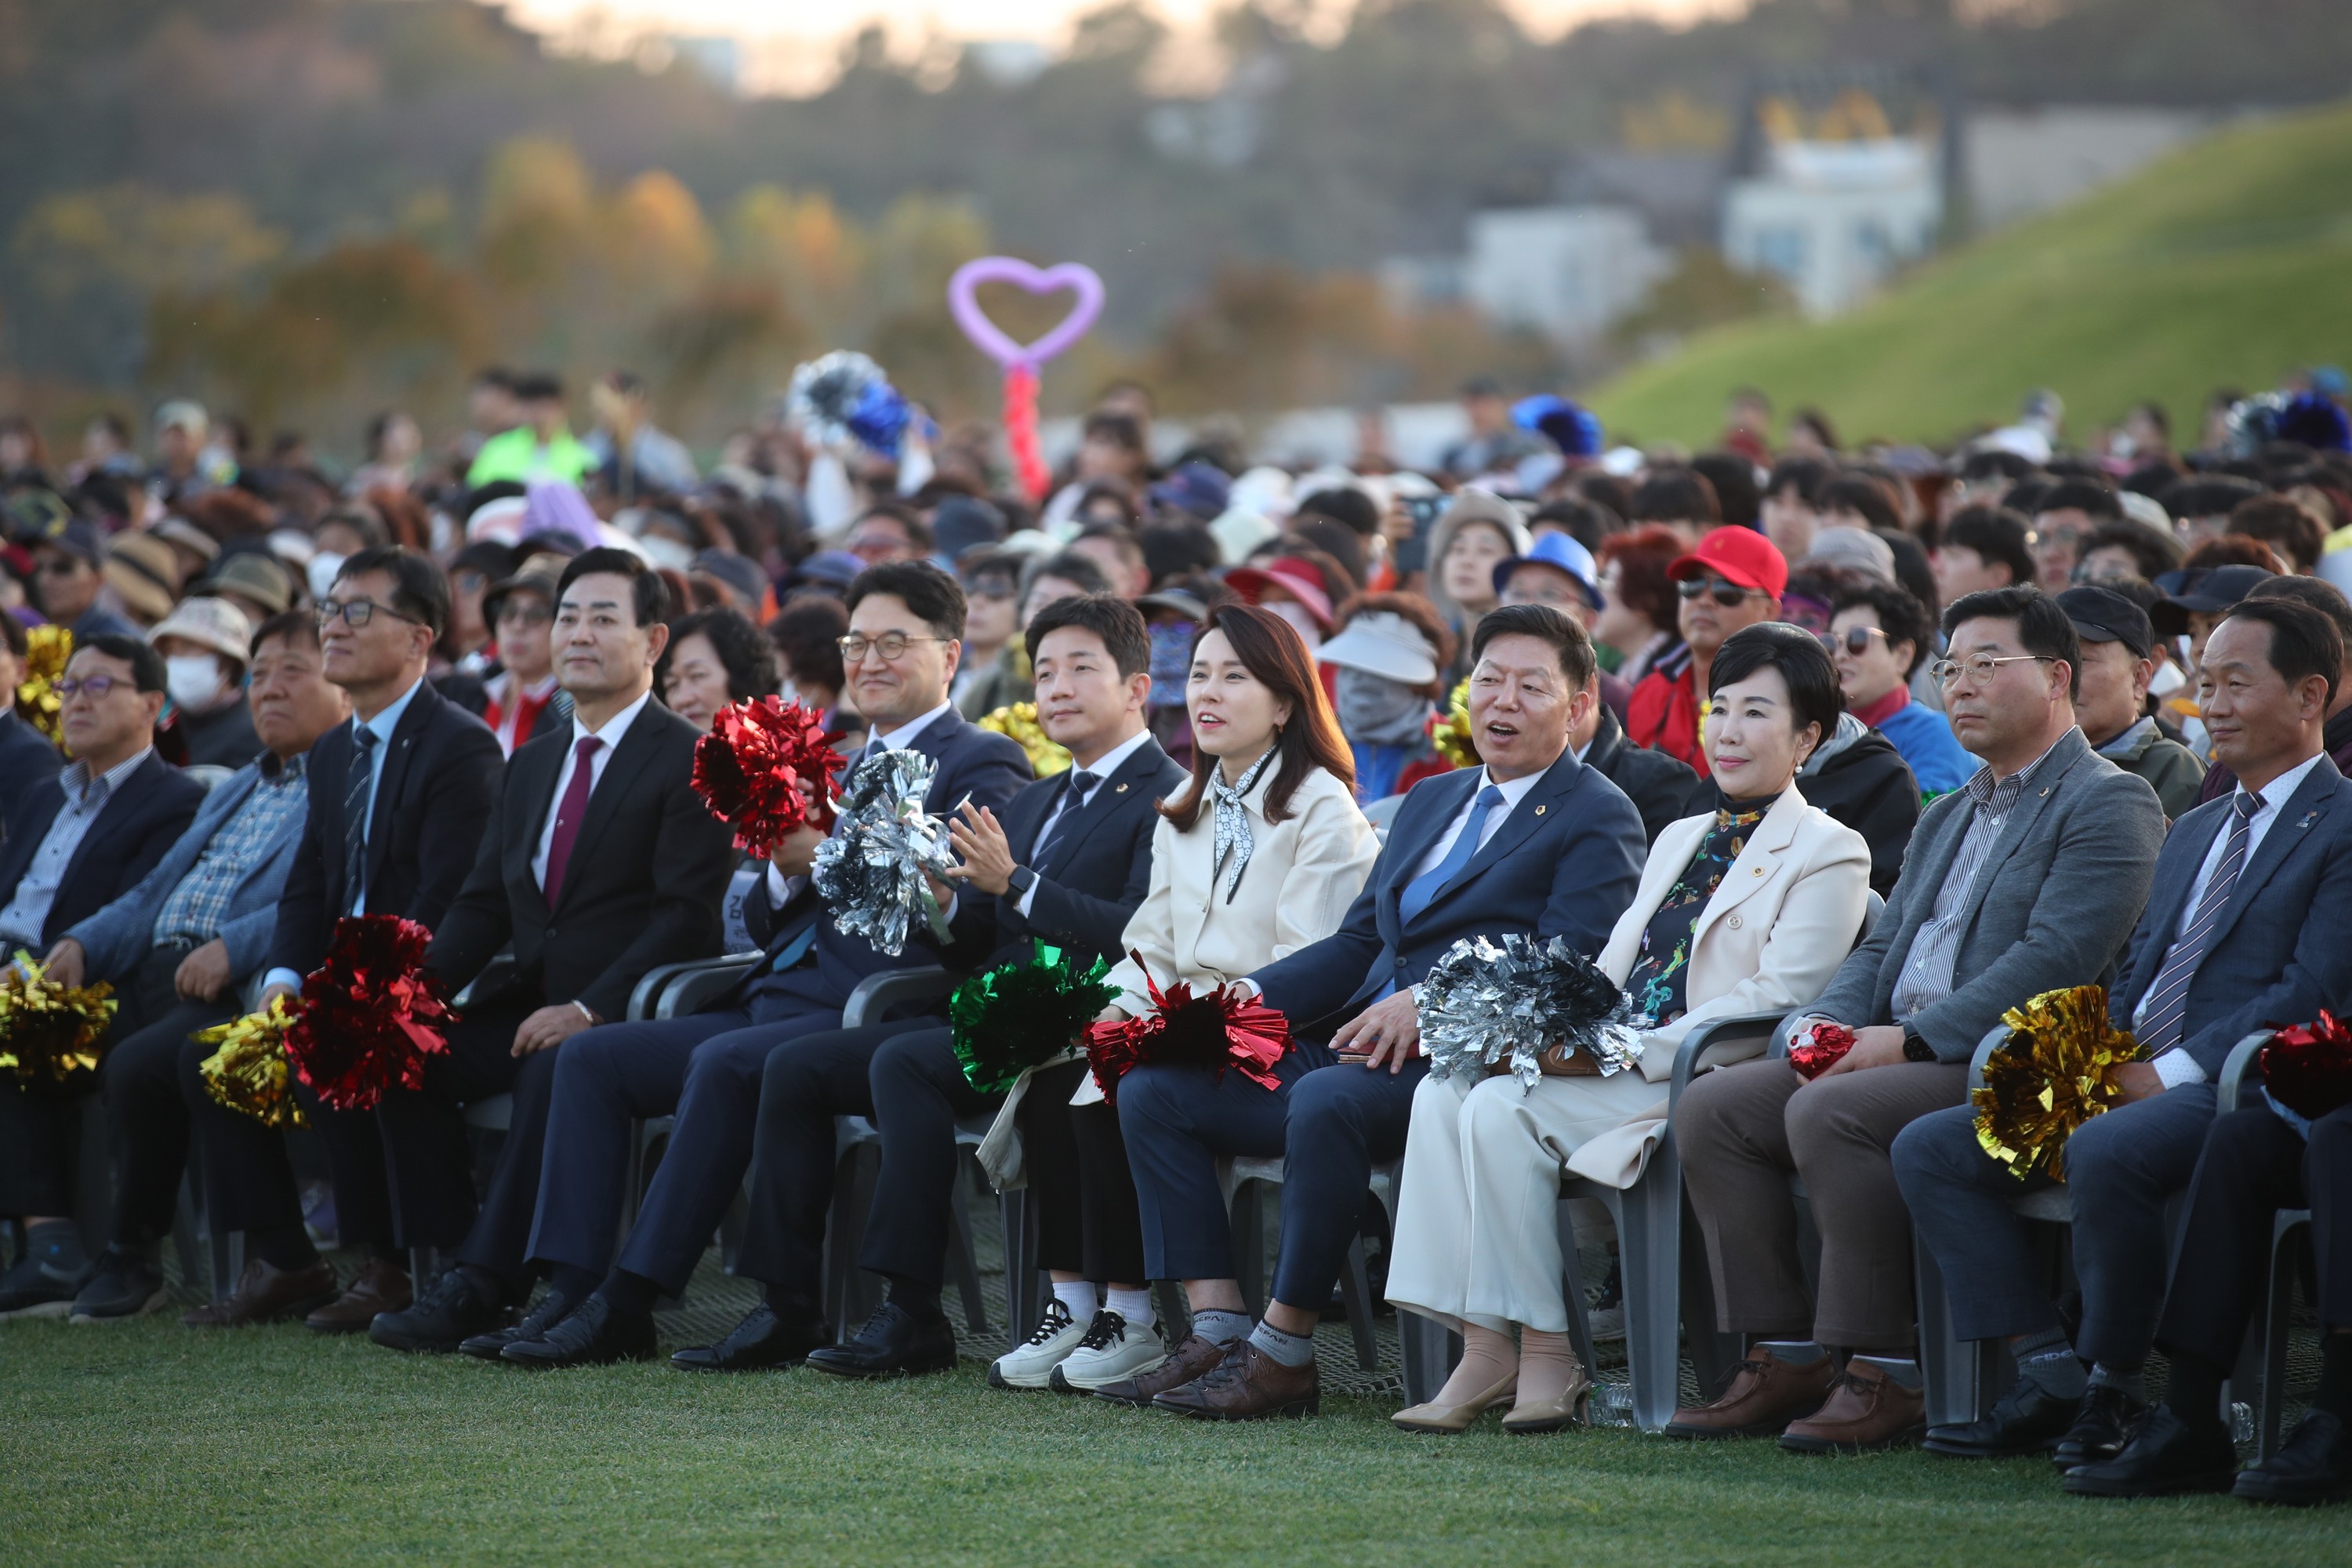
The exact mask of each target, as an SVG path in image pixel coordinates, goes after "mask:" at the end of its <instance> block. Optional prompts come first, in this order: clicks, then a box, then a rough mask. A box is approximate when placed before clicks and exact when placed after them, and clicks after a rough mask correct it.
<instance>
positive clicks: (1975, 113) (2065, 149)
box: [1962, 104, 2232, 229]
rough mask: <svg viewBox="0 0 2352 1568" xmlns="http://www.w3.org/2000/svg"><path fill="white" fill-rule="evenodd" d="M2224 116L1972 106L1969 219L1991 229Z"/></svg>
mask: <svg viewBox="0 0 2352 1568" xmlns="http://www.w3.org/2000/svg"><path fill="white" fill-rule="evenodd" d="M2231 118H2232V116H2231V115H2229V114H2227V113H2223V112H2221V111H2217V110H2203V109H2161V108H2138V107H2133V106H2130V105H2125V104H2071V105H2070V104H2053V105H2050V106H2048V107H2045V108H2025V109H1972V110H1969V117H1968V120H1967V121H1965V127H1966V129H1965V132H1964V135H1963V138H1962V143H1963V153H1962V160H1963V163H1965V165H1966V167H1967V169H1968V181H1967V184H1968V193H1969V219H1970V221H1971V222H1972V223H1974V224H1975V226H1977V227H1978V228H1979V229H1987V228H1998V227H2000V226H2001V225H2003V224H2007V223H2015V222H2017V221H2018V220H2019V219H2021V218H2026V217H2031V216H2033V215H2034V214H2035V213H2038V212H2043V211H2046V210H2048V209H2049V208H2051V207H2057V206H2063V205H2066V204H2067V203H2068V202H2071V201H2073V200H2074V199H2075V198H2076V197H2077V196H2084V195H2089V194H2090V193H2091V192H2093V191H2095V190H2097V189H2098V188H2099V187H2100V186H2102V185H2108V184H2114V183H2115V182H2116V181H2117V180H2120V179H2123V178H2125V177H2126V175H2130V174H2137V173H2138V172H2139V170H2140V169H2141V168H2143V167H2144V166H2146V165H2147V164H2148V163H2154V162H2155V161H2156V160H2157V159H2158V158H2161V157H2162V156H2164V155H2165V154H2166V153H2169V152H2172V151H2173V150H2174V149H2175V148H2178V147H2182V146H2186V145H2187V144H2188V143H2189V142H2193V141H2195V140H2197V139H2198V138H2199V137H2200V136H2204V135H2206V134H2208V133H2210V132H2211V131H2213V130H2214V129H2215V128H2216V127H2217V126H2219V125H2221V123H2222V122H2224V121H2227V120H2229V119H2231Z"/></svg>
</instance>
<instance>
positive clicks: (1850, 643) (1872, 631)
mask: <svg viewBox="0 0 2352 1568" xmlns="http://www.w3.org/2000/svg"><path fill="white" fill-rule="evenodd" d="M1820 636H1821V639H1822V647H1825V648H1827V649H1829V650H1830V651H1831V652H1832V653H1835V652H1837V651H1838V649H1839V648H1840V647H1843V648H1844V649H1845V651H1846V652H1848V653H1850V654H1852V655H1853V656H1854V657H1855V658H1861V657H1862V656H1863V655H1864V654H1866V653H1868V652H1869V651H1870V639H1871V638H1873V637H1885V636H1886V633H1885V630H1884V629H1883V628H1881V627H1878V626H1848V627H1846V629H1845V630H1843V631H1842V632H1822V633H1821V634H1820ZM1888 640H1889V641H1892V640H1893V639H1892V638H1889V639H1888Z"/></svg>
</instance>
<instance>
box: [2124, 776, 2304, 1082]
mask: <svg viewBox="0 0 2352 1568" xmlns="http://www.w3.org/2000/svg"><path fill="white" fill-rule="evenodd" d="M2318 765H2319V753H2317V752H2314V753H2313V754H2312V755H2311V756H2309V757H2306V758H2305V759H2304V760H2303V761H2302V762H2301V763H2297V764H2296V765H2295V766H2294V767H2291V768H2289V769H2287V771H2286V772H2284V773H2281V774H2279V776H2278V777H2276V778H2274V779H2273V780H2271V782H2270V783H2268V784H2264V785H2263V789H2262V795H2263V806H2262V809H2261V810H2260V811H2257V812H2255V813H2254V815H2253V816H2250V817H2248V818H2247V819H2246V858H2245V860H2244V862H2243V863H2242V864H2241V865H2240V866H2239V868H2238V875H2239V877H2240V878H2241V879H2243V878H2244V876H2245V874H2246V868H2247V867H2250V866H2252V864H2253V863H2254V853H2255V851H2256V850H2259V849H2260V848H2261V847H2263V837H2264V836H2265V835H2267V834H2268V833H2269V832H2270V830H2271V825H2272V824H2273V823H2275V822H2276V821H2278V819H2279V813H2280V812H2282V811H2284V810H2285V809H2286V803H2287V802H2288V801H2289V800H2292V799H2293V798H2294V792H2295V791H2297V790H2299V789H2301V788H2302V787H2303V781H2304V780H2305V778H2307V777H2309V776H2310V773H2311V770H2312V769H2314V768H2315V767H2317V766H2318ZM2239 787H2240V789H2241V790H2242V789H2243V788H2244V786H2243V785H2240V786H2239ZM2230 798H2231V799H2233V800H2234V799H2236V798H2237V797H2236V795H2234V794H2233V795H2231V797H2230ZM2229 850H2230V824H2229V822H2228V820H2227V819H2226V818H2225V819H2224V820H2223V822H2222V824H2221V831H2220V832H2219V833H2216V834H2215V835H2213V842H2212V844H2211V845H2210V846H2209V847H2207V848H2206V851H2205V860H2204V863H2203V864H2202V865H2200V866H2199V867H2198V868H2197V880H2196V881H2195V882H2193V883H2191V884H2190V885H2189V897H2188V899H2187V900H2184V901H2183V902H2182V904H2181V906H2180V923H2179V925H2178V926H2176V927H2174V928H2173V931H2172V942H2179V940H2180V939H2181V938H2182V937H2183V936H2184V935H2186V934H2188V931H2189V927H2190V926H2192V925H2194V924H2196V923H2197V906H2198V905H2200V904H2201V903H2203V902H2204V901H2205V889H2207V888H2209V887H2210V886H2212V884H2213V873H2214V872H2216V871H2218V870H2220V869H2221V857H2222V856H2224V855H2226V854H2228V853H2229ZM2172 942H2167V943H2166V944H2165V951H2166V952H2167V953H2169V952H2171V949H2172ZM2163 964H2164V961H2163V959H2161V958H2159V959H2158V961H2157V967H2158V973H2161V972H2162V969H2163ZM2155 992H2156V986H2155V984H2154V983H2153V982H2151V983H2150V984H2149V985H2148V988H2147V991H2146V992H2143V993H2142V994H2141V995H2140V999H2139V1005H2138V1006H2137V1007H2135V1008H2133V1009H2132V1027H2134V1028H2137V1027H2139V1026H2140V1024H2141V1022H2142V1021H2143V1020H2144V1019H2146V1018H2147V999H2148V997H2149V996H2151V995H2153V994H2155ZM2149 1065H2150V1066H2152V1067H2154V1068H2156V1076H2157V1077H2158V1078H2160V1079H2163V1080H2164V1087H2165V1088H2167V1089H2178V1088H2179V1087H2180V1086H2181V1085H2182V1084H2184V1083H2203V1082H2204V1081H2205V1069H2204V1068H2201V1067H2199V1066H2198V1065H2197V1058H2195V1057H2192V1056H2190V1055H2189V1053H2188V1052H2187V1051H2184V1050H2169V1051H2166V1052H2165V1053H2164V1054H2163V1055H2161V1056H2159V1057H2158V1058H2156V1059H2155V1060H2154V1061H2153V1062H2151V1063H2150V1064H2149Z"/></svg>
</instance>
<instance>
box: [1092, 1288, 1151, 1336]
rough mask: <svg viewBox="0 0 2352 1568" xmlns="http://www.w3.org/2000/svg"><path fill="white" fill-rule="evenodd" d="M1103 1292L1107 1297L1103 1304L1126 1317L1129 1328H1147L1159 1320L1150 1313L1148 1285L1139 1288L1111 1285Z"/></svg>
mask: <svg viewBox="0 0 2352 1568" xmlns="http://www.w3.org/2000/svg"><path fill="white" fill-rule="evenodd" d="M1103 1294H1104V1295H1105V1296H1106V1297H1107V1298H1108V1300H1105V1301H1104V1302H1103V1305H1104V1306H1106V1307H1108V1308H1109V1309H1110V1310H1112V1311H1114V1312H1117V1313H1118V1315H1119V1316H1120V1317H1122V1318H1124V1319H1126V1320H1127V1326H1128V1327H1129V1328H1130V1329H1148V1328H1150V1327H1151V1325H1152V1324H1153V1323H1155V1322H1157V1321H1159V1319H1157V1318H1156V1317H1154V1316H1153V1315H1152V1311H1151V1288H1150V1286H1149V1285H1147V1286H1145V1287H1143V1288H1142V1289H1139V1290H1122V1289H1119V1288H1118V1286H1116V1285H1113V1286H1110V1287H1109V1288H1108V1289H1105V1290H1104V1292H1103Z"/></svg>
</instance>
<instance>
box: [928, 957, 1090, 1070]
mask: <svg viewBox="0 0 2352 1568" xmlns="http://www.w3.org/2000/svg"><path fill="white" fill-rule="evenodd" d="M1108 973H1110V965H1109V964H1108V963H1105V962H1104V961H1103V960H1102V959H1100V958H1097V959H1095V960H1094V961H1093V962H1092V963H1087V964H1081V963H1078V961H1077V960H1076V958H1075V957H1073V956H1072V955H1071V954H1070V953H1067V952H1064V951H1063V950H1062V949H1060V948H1057V947H1047V946H1045V944H1043V943H1042V942H1041V943H1039V944H1038V948H1037V958H1036V960H1035V962H1034V963H1006V964H1001V965H999V966H998V967H996V968H994V969H992V970H989V971H988V972H987V973H983V974H975V975H973V976H972V977H971V979H969V980H967V981H965V982H964V983H963V984H961V985H959V986H957V987H956V989H955V994H954V995H953V996H951V997H950V998H949V999H948V1021H949V1022H950V1024H951V1025H953V1026H954V1029H955V1054H956V1060H957V1061H958V1062H960V1063H961V1064H962V1066H963V1076H964V1079H965V1081H966V1082H968V1083H970V1084H971V1087H972V1088H974V1089H978V1090H979V1091H980V1092H981V1093H982V1094H1002V1093H1003V1092H1004V1091H1005V1090H1006V1089H1011V1088H1012V1087H1013V1082H1014V1080H1015V1079H1019V1078H1020V1076H1021V1075H1022V1074H1023V1073H1024V1072H1026V1071H1028V1070H1029V1069H1030V1068H1034V1067H1036V1066H1038V1065H1039V1064H1041V1063H1044V1062H1049V1061H1052V1060H1053V1059H1054V1058H1055V1057H1057V1056H1060V1055H1061V1054H1062V1053H1063V1052H1065V1051H1066V1050H1068V1049H1069V1048H1070V1046H1071V1043H1072V1042H1073V1041H1075V1040H1076V1038H1077V1036H1078V1033H1079V1031H1080V1030H1082V1029H1084V1028H1085V1027H1086V1026H1087V1025H1088V1024H1090V1023H1092V1022H1094V1020H1095V1018H1096V1016H1097V1015H1098V1014H1100V1013H1101V1012H1102V1010H1103V1009H1104V1008H1105V1007H1107V1006H1108V1005H1110V1004H1111V1003H1112V1002H1113V1001H1114V1000H1116V999H1117V998H1118V991H1117V990H1116V989H1115V988H1114V987H1112V986H1111V985H1110V984H1108V982H1106V981H1105V980H1104V978H1103V976H1105V975H1106V974H1108Z"/></svg>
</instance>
